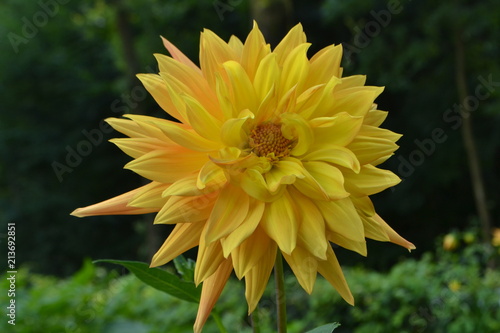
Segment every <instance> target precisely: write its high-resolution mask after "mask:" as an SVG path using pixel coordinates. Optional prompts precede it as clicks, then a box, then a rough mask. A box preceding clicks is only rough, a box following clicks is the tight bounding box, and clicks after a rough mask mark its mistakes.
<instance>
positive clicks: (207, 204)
mask: <svg viewBox="0 0 500 333" xmlns="http://www.w3.org/2000/svg"><path fill="white" fill-rule="evenodd" d="M215 197H216V195H214V193H209V194H206V195H200V196H193V197H178V196H171V197H169V198H168V200H167V202H166V203H165V205H164V206H163V208H162V209H161V210H160V211H159V212H158V214H156V217H155V220H154V224H176V223H192V222H199V221H205V220H206V219H207V218H208V217H209V216H210V213H211V211H212V208H213V205H214V202H215Z"/></svg>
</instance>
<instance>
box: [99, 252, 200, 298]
mask: <svg viewBox="0 0 500 333" xmlns="http://www.w3.org/2000/svg"><path fill="white" fill-rule="evenodd" d="M99 262H105V263H111V264H117V265H121V266H123V267H125V268H127V269H128V270H129V271H130V272H132V273H133V274H134V275H135V276H136V277H137V278H138V279H139V280H141V281H142V282H144V283H146V284H148V285H150V286H151V287H153V288H155V289H158V290H160V291H163V292H165V293H167V294H169V295H172V296H174V297H177V298H179V299H182V300H185V301H188V302H194V303H199V302H200V293H201V288H197V287H196V286H195V285H194V283H193V282H187V281H184V280H182V279H181V278H180V277H179V276H177V275H174V274H172V273H169V272H167V271H165V270H163V269H160V268H150V267H149V265H148V264H146V263H144V262H139V261H127V260H112V259H101V260H96V261H94V263H99Z"/></svg>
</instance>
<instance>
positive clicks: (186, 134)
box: [127, 114, 220, 152]
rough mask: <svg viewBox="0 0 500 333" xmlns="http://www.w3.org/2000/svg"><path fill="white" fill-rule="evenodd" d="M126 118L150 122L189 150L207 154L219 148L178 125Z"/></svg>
mask: <svg viewBox="0 0 500 333" xmlns="http://www.w3.org/2000/svg"><path fill="white" fill-rule="evenodd" d="M127 118H130V119H132V120H134V121H144V122H151V123H153V124H155V125H156V126H157V127H158V128H159V129H160V130H161V131H162V132H163V133H165V135H166V136H167V137H168V138H169V139H171V140H172V141H174V142H176V143H177V144H179V145H181V146H183V147H186V148H188V149H191V150H195V151H201V152H208V151H213V150H217V149H218V148H219V147H220V143H217V142H214V141H210V140H207V139H205V138H203V137H201V136H200V135H199V134H198V133H196V132H194V131H192V130H188V129H186V127H185V126H182V125H181V124H179V123H174V122H172V121H168V120H165V119H158V118H153V117H148V116H139V115H131V114H127Z"/></svg>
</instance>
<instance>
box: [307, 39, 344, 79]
mask: <svg viewBox="0 0 500 333" xmlns="http://www.w3.org/2000/svg"><path fill="white" fill-rule="evenodd" d="M341 60H342V45H330V46H327V47H325V48H324V49H322V50H320V51H319V52H318V53H316V54H315V55H314V56H313V57H312V58H311V68H310V70H309V77H308V80H307V81H308V85H309V86H313V85H317V84H321V83H326V82H328V81H329V80H330V78H331V77H332V76H336V77H340V76H341V74H340V61H341Z"/></svg>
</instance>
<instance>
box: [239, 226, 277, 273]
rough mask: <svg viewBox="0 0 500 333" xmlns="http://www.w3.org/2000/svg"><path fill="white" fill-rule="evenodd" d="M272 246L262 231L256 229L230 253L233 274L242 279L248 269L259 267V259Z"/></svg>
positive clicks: (271, 242) (258, 228)
mask: <svg viewBox="0 0 500 333" xmlns="http://www.w3.org/2000/svg"><path fill="white" fill-rule="evenodd" d="M273 244H275V243H274V242H273V241H272V240H271V239H270V238H269V236H268V235H267V234H266V233H265V232H264V230H262V228H260V227H257V228H256V229H255V230H254V232H253V233H252V234H251V235H250V236H249V237H248V238H247V239H246V240H245V241H243V242H242V243H241V245H240V246H238V247H237V248H235V249H234V250H233V251H232V252H231V258H233V266H234V273H235V274H236V276H237V277H238V279H242V278H243V277H244V276H245V275H246V274H247V272H248V271H249V270H250V269H252V268H253V267H255V266H256V265H260V260H261V258H262V257H264V256H265V255H266V253H269V251H270V249H273V248H274V247H273Z"/></svg>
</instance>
